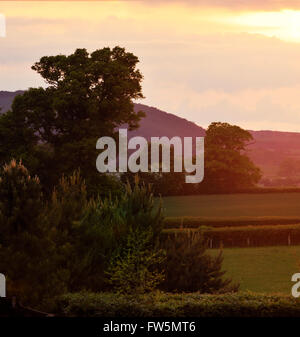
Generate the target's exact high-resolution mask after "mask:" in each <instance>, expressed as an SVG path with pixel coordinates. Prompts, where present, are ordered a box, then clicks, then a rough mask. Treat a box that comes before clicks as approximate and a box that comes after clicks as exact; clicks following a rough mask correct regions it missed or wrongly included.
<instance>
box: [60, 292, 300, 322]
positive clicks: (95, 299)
mask: <svg viewBox="0 0 300 337" xmlns="http://www.w3.org/2000/svg"><path fill="white" fill-rule="evenodd" d="M55 311H56V313H57V315H59V316H83V317H87V316H89V317H300V302H299V299H297V298H292V297H291V296H285V295H265V294H256V293H251V292H242V293H240V292H239V293H230V294H222V295H210V294H200V293H197V292H196V293H188V294H171V293H160V292H155V293H150V294H145V295H140V296H136V295H131V296H128V295H121V294H112V293H84V292H82V293H76V294H66V295H63V296H61V297H59V298H58V299H57V301H56V307H55Z"/></svg>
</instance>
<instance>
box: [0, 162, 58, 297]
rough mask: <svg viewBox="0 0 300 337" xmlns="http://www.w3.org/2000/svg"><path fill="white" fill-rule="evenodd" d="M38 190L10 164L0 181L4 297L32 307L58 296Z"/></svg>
mask: <svg viewBox="0 0 300 337" xmlns="http://www.w3.org/2000/svg"><path fill="white" fill-rule="evenodd" d="M43 209H44V206H43V200H42V193H41V186H40V182H39V179H38V178H37V177H31V176H30V175H29V172H28V170H27V169H26V168H25V167H24V166H23V165H22V163H21V162H19V163H17V162H16V161H15V160H12V161H11V162H10V163H9V164H8V165H5V166H4V167H3V170H2V171H1V178H0V238H1V239H0V270H1V272H2V273H4V274H5V275H6V277H7V280H8V282H7V286H8V289H7V290H8V296H11V295H17V296H18V297H19V298H20V299H21V300H22V301H26V302H30V303H36V302H37V301H38V300H39V299H40V298H41V296H43V297H44V298H47V297H50V296H52V295H53V294H57V293H60V292H61V289H58V287H59V284H56V281H57V279H56V278H55V273H54V270H55V269H54V268H53V265H52V263H53V261H52V260H50V259H49V256H51V255H52V254H53V252H54V246H53V244H52V241H51V239H50V236H49V228H48V227H47V224H46V222H45V221H44V218H43Z"/></svg>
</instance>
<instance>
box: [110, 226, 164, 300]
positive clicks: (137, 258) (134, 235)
mask: <svg viewBox="0 0 300 337" xmlns="http://www.w3.org/2000/svg"><path fill="white" fill-rule="evenodd" d="M152 236H153V233H152V231H151V230H143V231H141V230H139V229H136V230H134V231H133V230H130V232H129V234H128V235H127V242H126V243H125V245H124V246H121V247H119V249H117V250H116V252H114V255H113V257H112V259H111V262H110V266H109V268H108V270H107V276H108V279H109V283H110V284H111V285H112V287H113V289H114V290H116V291H117V292H119V293H128V294H132V293H135V294H139V293H144V292H147V291H151V290H154V289H156V287H157V286H158V285H159V284H160V283H161V282H162V280H163V278H164V273H163V271H160V270H159V266H160V265H161V263H162V262H163V259H164V254H163V251H162V250H161V249H158V248H157V247H155V246H154V247H153V243H152V241H153V237H152Z"/></svg>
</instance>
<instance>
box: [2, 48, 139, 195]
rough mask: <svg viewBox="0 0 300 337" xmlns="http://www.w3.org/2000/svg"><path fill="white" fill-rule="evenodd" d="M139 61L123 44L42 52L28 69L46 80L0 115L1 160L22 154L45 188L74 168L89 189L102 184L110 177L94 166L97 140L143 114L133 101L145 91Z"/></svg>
mask: <svg viewBox="0 0 300 337" xmlns="http://www.w3.org/2000/svg"><path fill="white" fill-rule="evenodd" d="M138 62H139V60H138V58H137V57H136V56H135V55H133V54H132V53H129V52H126V51H125V49H124V48H121V47H114V48H113V49H110V48H102V49H98V50H95V51H94V52H92V53H88V52H87V51H86V49H77V50H76V51H75V52H74V53H73V54H71V55H68V56H66V55H56V56H44V57H42V58H41V59H40V61H39V62H36V63H35V64H34V66H33V67H32V69H33V70H35V71H36V72H37V73H38V74H40V75H41V76H42V78H43V79H44V80H45V81H46V83H47V84H48V86H47V87H46V88H42V87H40V88H30V89H28V90H27V91H26V92H25V93H24V94H23V95H18V96H17V97H16V98H15V100H14V102H13V104H12V107H11V111H9V112H7V113H5V114H3V115H1V117H0V136H1V137H0V139H1V140H0V148H2V149H5V152H0V163H1V162H3V161H4V160H7V159H8V158H9V159H10V158H11V156H12V155H14V156H17V158H24V160H26V165H27V166H28V168H29V169H30V171H31V172H34V173H37V174H38V175H39V177H40V178H41V179H42V183H43V185H45V186H46V189H47V190H48V191H49V190H51V189H52V186H53V185H54V183H56V182H57V181H58V179H59V177H61V175H62V174H65V175H69V174H72V172H73V171H74V170H76V169H78V168H80V170H81V173H82V175H83V177H84V178H85V180H86V184H87V185H88V186H90V187H91V192H92V189H93V188H94V187H95V186H96V187H97V188H98V189H99V188H100V187H101V186H102V187H103V186H105V185H106V182H105V180H106V178H107V179H109V177H107V176H106V175H104V177H102V180H99V176H100V174H99V173H98V172H97V170H96V169H95V160H96V157H97V150H96V148H95V146H96V141H97V139H98V138H99V137H101V136H112V137H116V135H117V132H116V129H117V127H118V126H120V125H124V124H127V125H128V128H129V129H130V130H132V129H135V128H137V127H138V123H139V120H140V118H141V117H143V116H144V114H143V113H142V112H141V111H139V112H135V111H134V104H133V101H132V100H133V99H139V98H142V97H143V95H142V89H141V81H142V75H141V73H140V71H139V70H138V69H136V65H137V63H138ZM46 174H47V175H46ZM102 192H104V191H102Z"/></svg>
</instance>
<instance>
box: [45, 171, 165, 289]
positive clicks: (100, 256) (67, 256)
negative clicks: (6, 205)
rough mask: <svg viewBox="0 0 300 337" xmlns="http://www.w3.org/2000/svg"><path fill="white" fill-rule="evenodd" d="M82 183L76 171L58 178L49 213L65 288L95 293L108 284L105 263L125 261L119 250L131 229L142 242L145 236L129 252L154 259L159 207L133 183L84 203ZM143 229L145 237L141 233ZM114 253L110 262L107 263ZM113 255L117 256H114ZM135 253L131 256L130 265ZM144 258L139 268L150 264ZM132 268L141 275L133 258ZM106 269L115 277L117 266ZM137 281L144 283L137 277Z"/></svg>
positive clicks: (148, 191)
mask: <svg viewBox="0 0 300 337" xmlns="http://www.w3.org/2000/svg"><path fill="white" fill-rule="evenodd" d="M83 184H84V182H83V181H82V180H81V179H80V178H79V176H78V174H75V175H73V176H72V177H70V178H65V179H63V180H61V186H59V187H58V188H57V189H56V191H55V193H54V196H53V199H52V212H49V214H50V218H52V219H53V218H54V219H56V222H55V221H54V222H55V223H56V225H55V232H56V237H57V239H56V244H57V247H58V248H57V251H58V254H59V259H60V262H59V265H60V266H63V268H64V269H65V274H66V277H67V279H68V289H69V291H78V290H81V289H89V290H93V291H100V290H105V289H109V288H111V287H112V283H111V282H109V281H108V279H107V275H106V274H105V271H107V269H108V267H109V266H111V267H112V266H113V265H114V266H115V267H117V266H118V268H120V267H121V265H122V267H125V265H126V264H127V265H128V263H129V261H127V262H125V260H124V259H125V255H124V254H125V253H126V254H127V253H128V250H129V249H130V248H129V247H128V244H129V242H131V241H130V240H132V239H133V238H132V237H131V236H132V235H133V233H135V234H134V235H140V237H139V238H142V242H143V240H145V241H144V246H140V247H138V246H137V247H135V248H136V249H137V250H136V251H135V253H134V254H146V255H147V254H150V255H147V259H148V258H149V257H151V259H155V257H156V252H155V251H154V247H155V243H156V241H157V239H158V237H159V235H160V232H161V230H162V224H163V217H162V212H161V207H160V206H159V207H157V208H155V206H154V199H153V195H152V193H151V189H150V188H148V187H146V186H145V185H140V184H139V182H138V181H136V184H135V186H134V187H133V188H131V187H130V186H129V185H127V186H126V189H125V192H124V193H123V194H122V196H120V197H119V198H115V199H113V198H112V197H106V198H104V199H101V198H100V197H98V198H97V199H91V200H89V201H87V200H86V196H85V187H84V186H83ZM50 209H51V208H50ZM137 233H140V234H137ZM143 233H149V235H148V234H147V236H146V237H144V234H143ZM150 233H151V234H150ZM146 239H147V240H146ZM146 241H147V242H146ZM146 243H147V244H146ZM130 244H131V243H130ZM113 256H114V263H111V259H112V257H113ZM116 256H119V257H118V259H116V258H115V257H116ZM134 256H135V255H132V256H130V258H129V259H130V261H131V262H130V264H131V263H133V260H132V259H133V257H134ZM140 257H141V255H140ZM147 259H146V260H144V263H145V265H144V267H143V268H146V269H147V268H148V265H149V261H148V260H147ZM151 259H150V260H151ZM121 260H122V261H123V262H122V263H121V265H120V264H119V263H120V261H121ZM117 261H119V262H117ZM147 264H148V265H147ZM150 264H152V263H150ZM136 266H139V268H137V269H138V273H140V272H141V270H142V269H143V268H142V265H141V263H140V262H138V261H137V262H136ZM113 270H114V272H113ZM147 270H148V269H147ZM144 271H145V269H144ZM111 272H112V274H114V275H115V276H114V277H116V273H115V272H116V269H114V268H112V269H111ZM151 272H152V271H151ZM151 272H150V271H149V274H148V276H150V275H151ZM117 274H118V273H117ZM153 275H154V274H153ZM137 280H138V278H137ZM115 281H116V279H115ZM140 281H141V282H143V281H142V279H140ZM151 282H152V283H153V281H151ZM116 283H118V282H115V283H114V285H116ZM154 283H155V282H154ZM141 287H142V288H143V287H145V285H143V286H141ZM147 287H148V285H147Z"/></svg>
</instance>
